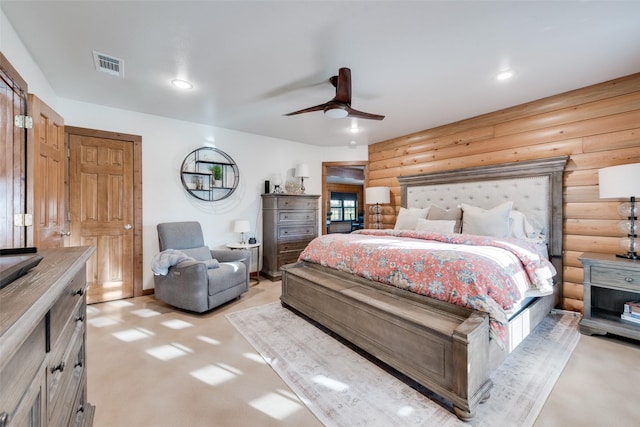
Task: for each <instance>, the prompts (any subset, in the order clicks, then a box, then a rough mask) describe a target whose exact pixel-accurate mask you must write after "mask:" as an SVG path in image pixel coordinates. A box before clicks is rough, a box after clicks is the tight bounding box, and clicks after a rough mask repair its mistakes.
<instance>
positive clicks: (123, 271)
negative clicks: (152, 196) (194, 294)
mask: <svg viewBox="0 0 640 427" xmlns="http://www.w3.org/2000/svg"><path fill="white" fill-rule="evenodd" d="M68 138H69V146H70V151H71V152H70V159H69V164H70V166H69V169H70V171H69V172H70V173H69V192H70V204H69V216H70V226H71V236H70V240H71V244H72V245H74V246H75V245H93V246H95V247H96V252H95V253H94V255H93V256H92V257H91V259H90V260H89V262H88V263H87V280H88V283H89V288H88V291H87V301H88V303H95V302H102V301H110V300H115V299H121V298H128V297H132V296H133V281H134V278H133V264H134V262H133V259H134V238H133V237H134V231H133V226H134V214H133V213H134V206H133V144H131V143H130V142H126V141H121V140H116V139H109V138H103V137H99V136H86V135H76V134H68Z"/></svg>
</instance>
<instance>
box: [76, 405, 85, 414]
mask: <svg viewBox="0 0 640 427" xmlns="http://www.w3.org/2000/svg"><path fill="white" fill-rule="evenodd" d="M81 412H84V405H80V406H79V407H78V411H77V412H76V414H79V413H81Z"/></svg>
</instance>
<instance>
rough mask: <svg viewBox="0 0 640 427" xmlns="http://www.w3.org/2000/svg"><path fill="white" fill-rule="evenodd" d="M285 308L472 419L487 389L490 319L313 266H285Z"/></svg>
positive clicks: (458, 413) (283, 285) (462, 308)
mask: <svg viewBox="0 0 640 427" xmlns="http://www.w3.org/2000/svg"><path fill="white" fill-rule="evenodd" d="M282 271H283V275H282V296H281V298H280V299H281V301H282V304H283V306H285V307H286V306H290V307H291V308H293V309H295V310H297V311H299V312H300V313H302V314H304V315H306V316H308V317H309V318H311V319H313V320H314V321H316V322H318V323H320V324H321V325H323V326H324V327H326V328H327V329H329V330H331V331H333V332H335V333H336V334H338V335H340V336H341V337H342V338H344V339H346V340H347V341H349V342H351V343H353V344H354V345H356V346H358V347H359V348H361V349H363V350H364V351H366V352H367V353H369V354H371V355H372V356H374V357H376V358H377V359H379V360H380V361H382V362H384V363H386V364H387V365H389V366H391V367H392V368H394V369H396V370H398V371H399V372H401V373H403V374H404V375H407V376H408V377H409V378H411V379H412V380H414V381H416V382H417V383H418V384H420V385H422V386H424V387H426V388H428V389H429V390H431V391H433V392H434V393H436V394H438V395H440V396H442V397H444V398H445V399H447V400H449V401H450V402H451V403H452V404H453V407H454V411H455V413H456V415H457V416H458V417H459V418H460V419H462V420H465V421H468V420H470V419H471V418H472V417H473V415H474V411H475V407H476V406H477V405H478V404H479V403H480V402H481V401H483V400H484V399H486V398H487V397H488V395H489V389H490V388H491V385H492V384H491V380H490V379H489V375H490V365H491V363H490V355H489V347H490V341H489V318H488V315H487V314H484V313H480V312H476V311H472V310H469V309H466V308H464V307H457V306H454V305H451V304H447V303H444V302H441V301H437V300H433V299H431V298H427V297H424V296H422V295H417V294H413V293H411V292H407V291H403V290H401V289H397V288H394V287H391V286H387V285H381V284H377V283H375V282H371V281H368V280H365V279H362V278H359V277H355V276H353V275H349V274H345V273H342V272H339V271H335V270H330V269H326V268H323V267H321V266H318V265H316V264H311V263H305V262H299V263H297V264H290V265H288V266H285V267H283V268H282Z"/></svg>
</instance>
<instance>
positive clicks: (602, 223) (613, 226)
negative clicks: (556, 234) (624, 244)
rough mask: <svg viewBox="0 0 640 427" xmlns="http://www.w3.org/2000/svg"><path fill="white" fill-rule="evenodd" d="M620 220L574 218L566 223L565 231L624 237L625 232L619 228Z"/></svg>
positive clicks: (578, 233) (573, 233)
mask: <svg viewBox="0 0 640 427" xmlns="http://www.w3.org/2000/svg"><path fill="white" fill-rule="evenodd" d="M619 222H620V221H616V220H610V219H573V218H568V219H566V220H565V223H564V233H565V234H571V235H580V236H606V237H615V236H620V237H622V236H623V234H624V233H622V231H620V229H619V228H618V223H619Z"/></svg>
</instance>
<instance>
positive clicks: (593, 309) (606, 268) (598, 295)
mask: <svg viewBox="0 0 640 427" xmlns="http://www.w3.org/2000/svg"><path fill="white" fill-rule="evenodd" d="M579 260H580V261H581V262H582V265H583V266H584V309H583V317H582V320H581V321H580V332H582V333H583V334H587V335H592V334H606V333H611V334H615V335H620V336H623V337H627V338H633V339H636V340H640V323H634V322H631V321H627V320H622V319H621V318H620V315H621V314H622V312H623V310H624V304H625V303H626V302H629V301H638V300H640V261H634V260H628V259H625V258H618V257H616V256H615V255H611V254H599V253H584V254H583V255H582V256H580V257H579Z"/></svg>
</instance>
